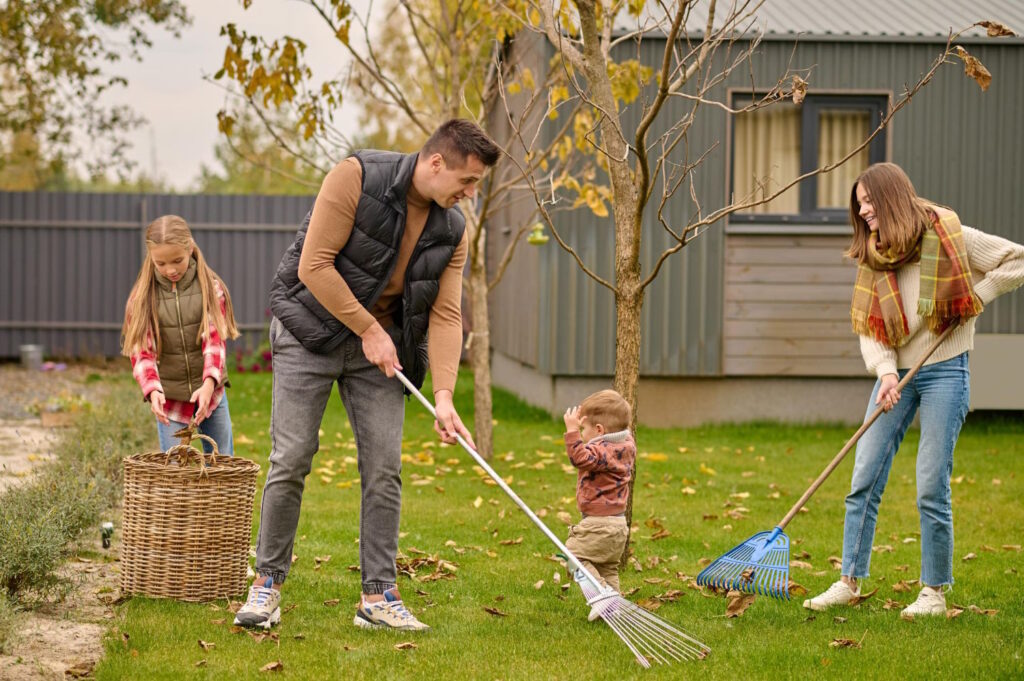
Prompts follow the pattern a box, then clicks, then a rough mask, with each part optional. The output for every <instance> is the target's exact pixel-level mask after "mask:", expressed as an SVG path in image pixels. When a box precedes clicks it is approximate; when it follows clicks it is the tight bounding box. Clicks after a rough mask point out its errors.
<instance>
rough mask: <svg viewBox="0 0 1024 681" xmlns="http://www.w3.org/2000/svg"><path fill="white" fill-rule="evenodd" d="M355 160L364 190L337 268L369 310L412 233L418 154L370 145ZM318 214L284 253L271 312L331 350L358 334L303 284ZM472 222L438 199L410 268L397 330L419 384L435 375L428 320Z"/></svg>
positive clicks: (402, 354) (401, 356)
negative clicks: (307, 244) (430, 369)
mask: <svg viewBox="0 0 1024 681" xmlns="http://www.w3.org/2000/svg"><path fill="white" fill-rule="evenodd" d="M355 157H356V158H357V159H358V160H359V163H360V165H361V166H362V170H363V187H362V195H361V196H360V197H359V204H358V206H357V207H356V217H355V223H354V225H353V228H352V236H351V237H349V240H348V242H347V243H346V244H345V247H344V248H342V249H341V252H340V253H338V256H337V257H336V258H335V260H334V267H335V269H337V270H338V273H339V274H340V275H341V277H342V278H343V279H344V280H345V283H346V284H348V286H349V288H351V289H352V293H353V294H354V295H355V297H356V299H357V300H358V301H359V303H360V304H361V305H362V306H363V307H365V308H366V309H367V310H369V309H372V308H373V306H374V304H375V303H376V302H377V299H378V298H379V297H380V295H381V293H382V292H383V291H384V287H385V286H387V283H388V281H389V280H390V279H391V275H392V274H393V273H394V271H395V265H396V260H397V257H398V248H399V245H400V244H401V241H402V233H403V232H404V231H405V218H406V193H407V192H408V190H409V186H410V184H411V183H412V174H413V170H414V169H415V167H416V160H417V157H418V154H398V153H395V152H390V151H372V150H370V151H360V152H357V153H356V154H355ZM312 214H313V211H312V210H310V212H309V213H308V214H307V215H306V218H305V219H304V220H303V221H302V225H301V226H300V227H299V231H298V233H297V234H296V235H295V242H294V243H293V244H292V245H291V246H289V247H288V250H286V251H285V253H284V257H282V258H281V264H280V265H278V268H277V274H276V275H274V280H273V283H272V284H271V289H270V310H271V311H272V312H273V313H274V316H275V317H277V318H278V319H279V320H280V321H281V324H283V325H284V327H285V328H286V329H288V331H289V332H291V334H292V335H293V336H295V338H296V339H297V340H298V341H299V342H300V343H302V345H303V346H304V347H305V348H306V349H307V350H310V351H311V352H316V353H326V352H330V351H331V350H334V349H335V348H337V347H338V346H339V345H341V342H342V341H343V340H345V338H347V337H348V336H349V335H351V334H352V331H351V329H349V328H348V327H347V326H345V325H344V324H342V323H341V321H339V320H338V318H337V317H335V316H334V315H332V314H331V313H330V312H328V311H327V309H326V308H325V307H324V306H323V305H321V304H320V303H319V302H318V301H317V300H316V298H314V297H313V294H312V293H310V291H309V289H307V288H306V286H305V284H303V283H302V282H301V281H299V256H300V255H301V254H302V244H303V241H304V240H305V238H306V229H307V228H308V227H309V220H310V217H311V216H312ZM465 227H466V219H465V218H464V217H463V215H462V213H461V212H460V211H459V210H458V208H451V209H444V208H442V207H441V206H439V205H437V204H436V203H433V204H431V206H430V212H429V214H428V216H427V223H426V225H424V227H423V234H422V235H421V236H420V239H419V241H418V242H417V243H416V247H415V248H414V249H413V253H412V257H411V258H410V259H409V264H408V266H407V267H406V270H405V285H404V287H403V292H402V301H401V305H400V306H399V309H398V311H397V313H396V315H395V320H394V321H395V326H394V328H393V329H391V330H390V331H391V337H392V339H393V340H394V341H395V347H396V348H397V350H398V360H399V361H400V362H401V363H402V366H403V367H404V368H405V374H406V376H408V377H409V380H411V381H412V382H413V384H414V385H416V386H417V387H419V386H420V385H422V384H423V378H424V377H425V376H426V372H427V352H426V335H427V323H428V321H429V315H430V307H431V306H432V305H433V304H434V300H435V299H436V298H437V292H438V289H439V282H438V280H439V279H440V277H441V273H442V272H444V270H445V268H446V267H447V266H448V263H449V262H450V261H451V259H452V256H453V255H454V254H455V248H456V247H457V246H458V245H459V242H460V241H461V240H462V233H463V231H464V230H465Z"/></svg>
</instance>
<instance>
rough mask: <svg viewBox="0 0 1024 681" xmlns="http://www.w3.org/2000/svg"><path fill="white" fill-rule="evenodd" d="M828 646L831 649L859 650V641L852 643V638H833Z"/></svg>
mask: <svg viewBox="0 0 1024 681" xmlns="http://www.w3.org/2000/svg"><path fill="white" fill-rule="evenodd" d="M828 645H829V647H831V648H860V641H854V640H853V639H852V638H834V639H832V641H831V642H830V643H829V644H828Z"/></svg>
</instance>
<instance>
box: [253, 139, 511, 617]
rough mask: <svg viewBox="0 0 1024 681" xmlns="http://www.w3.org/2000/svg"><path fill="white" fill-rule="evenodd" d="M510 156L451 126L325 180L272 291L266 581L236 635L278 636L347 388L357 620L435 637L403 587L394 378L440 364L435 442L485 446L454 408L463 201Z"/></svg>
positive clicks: (359, 157)
mask: <svg viewBox="0 0 1024 681" xmlns="http://www.w3.org/2000/svg"><path fill="white" fill-rule="evenodd" d="M499 151H500V150H499V149H498V147H497V146H496V145H495V144H494V142H492V141H491V140H490V139H489V138H488V137H487V135H486V133H484V131H483V130H481V129H480V128H479V127H478V126H477V125H475V124H474V123H472V122H470V121H466V120H461V119H453V120H450V121H448V122H446V123H444V124H443V125H442V126H441V127H439V128H438V129H437V130H436V131H435V132H434V134H433V135H432V136H431V137H430V139H429V140H427V142H426V144H424V146H423V149H422V150H420V152H419V153H418V154H408V155H406V154H398V153H394V152H387V151H360V152H357V153H356V154H355V155H354V156H352V157H349V158H347V159H345V160H344V161H342V162H341V163H339V164H338V165H337V166H335V167H334V169H333V170H331V172H330V173H328V175H327V177H326V178H325V179H324V182H323V185H322V186H321V188H320V193H319V194H318V195H317V198H316V202H315V204H314V206H313V210H312V211H311V212H310V214H309V215H308V216H307V217H306V220H305V221H304V222H303V225H302V227H301V228H300V229H299V232H298V234H297V235H296V238H295V243H294V244H292V246H290V247H289V248H288V250H287V251H286V252H285V254H284V257H283V258H282V260H281V264H280V266H279V267H278V270H277V274H276V276H275V277H274V281H273V286H272V289H271V293H270V308H271V310H272V311H273V313H274V318H273V320H272V321H271V324H270V343H271V349H272V351H273V363H274V388H273V406H272V408H271V417H270V433H271V453H270V470H269V471H268V473H267V481H266V484H265V485H264V487H263V505H262V512H261V516H260V531H259V542H258V545H257V550H256V572H257V578H256V580H255V582H254V583H253V585H252V587H251V588H250V589H249V598H248V601H247V602H246V604H245V605H244V606H243V607H242V608H241V609H240V610H239V611H238V613H237V616H236V618H235V624H241V625H245V626H253V627H256V626H258V627H263V628H267V629H269V628H270V627H271V626H273V625H274V624H276V623H277V622H278V621H280V618H281V611H280V607H279V606H280V601H281V585H282V584H283V582H284V581H285V578H286V577H287V575H288V570H289V567H290V566H291V559H292V547H293V544H294V541H295V532H296V527H297V525H298V520H299V508H300V506H301V503H302V491H303V485H304V480H305V478H306V476H307V475H308V474H309V471H310V469H311V467H312V460H313V455H314V454H315V453H316V451H317V449H318V448H319V437H318V432H319V429H320V423H321V421H322V419H323V414H324V409H325V407H326V405H327V400H328V398H329V397H330V393H331V389H332V387H333V385H334V383H335V382H337V384H338V389H339V392H340V393H341V398H342V401H343V402H344V404H345V409H346V410H347V412H348V418H349V422H350V423H351V425H352V432H353V434H354V435H355V439H356V445H357V447H358V452H357V453H358V458H359V477H360V484H361V486H362V497H361V506H360V515H359V564H360V572H361V576H362V597H361V598H360V602H359V606H358V607H357V609H356V615H355V619H354V624H356V625H357V626H360V627H367V628H391V629H403V630H415V631H418V630H424V629H428V628H429V627H428V626H427V625H425V624H423V623H421V622H420V621H419V620H417V619H416V617H415V616H414V615H413V614H412V613H410V612H409V611H408V610H407V609H406V608H405V607H404V606H403V605H402V600H401V596H400V595H399V592H398V589H397V585H396V578H397V575H396V567H395V555H396V553H397V551H398V525H399V513H400V510H401V499H402V480H401V474H400V473H401V449H402V422H403V420H404V415H405V405H404V399H403V393H404V389H403V387H402V384H401V383H400V382H399V381H398V380H397V379H396V378H394V371H395V369H396V368H397V369H401V370H402V371H403V372H404V373H405V374H406V375H407V376H408V377H409V379H410V380H411V381H412V382H413V383H414V384H415V385H417V386H419V385H421V384H422V382H423V379H424V376H425V374H426V368H427V367H426V365H427V359H428V357H429V361H430V367H431V372H432V375H433V385H434V401H435V404H436V409H437V420H436V421H435V422H434V430H436V431H437V433H438V435H439V436H440V437H441V440H442V441H444V442H447V443H449V444H452V443H455V442H456V440H455V434H456V433H458V434H460V435H462V437H464V438H466V439H467V440H468V441H470V442H472V439H471V437H470V434H469V431H468V430H467V429H466V427H465V426H464V425H463V423H462V420H461V419H460V418H459V415H458V413H456V411H455V407H454V405H453V404H452V392H453V390H454V388H455V379H456V374H457V371H458V362H459V354H460V346H461V341H462V315H461V296H462V271H463V268H464V266H465V263H466V257H467V253H468V242H467V237H466V233H465V218H464V217H463V215H462V213H461V212H460V211H459V209H458V208H456V204H457V203H458V202H459V201H460V200H461V199H463V198H472V197H473V195H474V193H475V192H476V187H477V184H478V183H479V182H480V179H481V177H482V176H483V174H484V172H485V171H486V169H487V167H489V166H492V165H494V163H495V162H496V161H497V160H498V155H499ZM428 331H429V335H428V333H427V332H428ZM425 339H426V340H425Z"/></svg>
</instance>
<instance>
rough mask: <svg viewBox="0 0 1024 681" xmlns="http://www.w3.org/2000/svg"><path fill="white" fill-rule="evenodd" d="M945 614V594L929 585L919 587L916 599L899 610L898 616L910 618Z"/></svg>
mask: <svg viewBox="0 0 1024 681" xmlns="http://www.w3.org/2000/svg"><path fill="white" fill-rule="evenodd" d="M945 614H946V596H945V595H944V594H943V593H942V590H941V588H939V589H933V588H932V587H930V586H926V587H924V588H923V589H921V593H919V594H917V600H916V601H914V602H913V603H911V604H910V605H908V606H907V607H905V608H903V610H901V611H900V617H902V618H903V619H910V620H912V619H914V618H915V617H925V616H928V615H945Z"/></svg>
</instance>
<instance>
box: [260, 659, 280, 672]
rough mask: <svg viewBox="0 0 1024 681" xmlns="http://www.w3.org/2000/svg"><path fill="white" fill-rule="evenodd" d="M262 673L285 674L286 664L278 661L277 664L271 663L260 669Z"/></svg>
mask: <svg viewBox="0 0 1024 681" xmlns="http://www.w3.org/2000/svg"><path fill="white" fill-rule="evenodd" d="M260 671H261V672H283V671H284V662H281V660H278V661H277V662H269V663H267V664H265V665H263V666H262V667H260Z"/></svg>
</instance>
